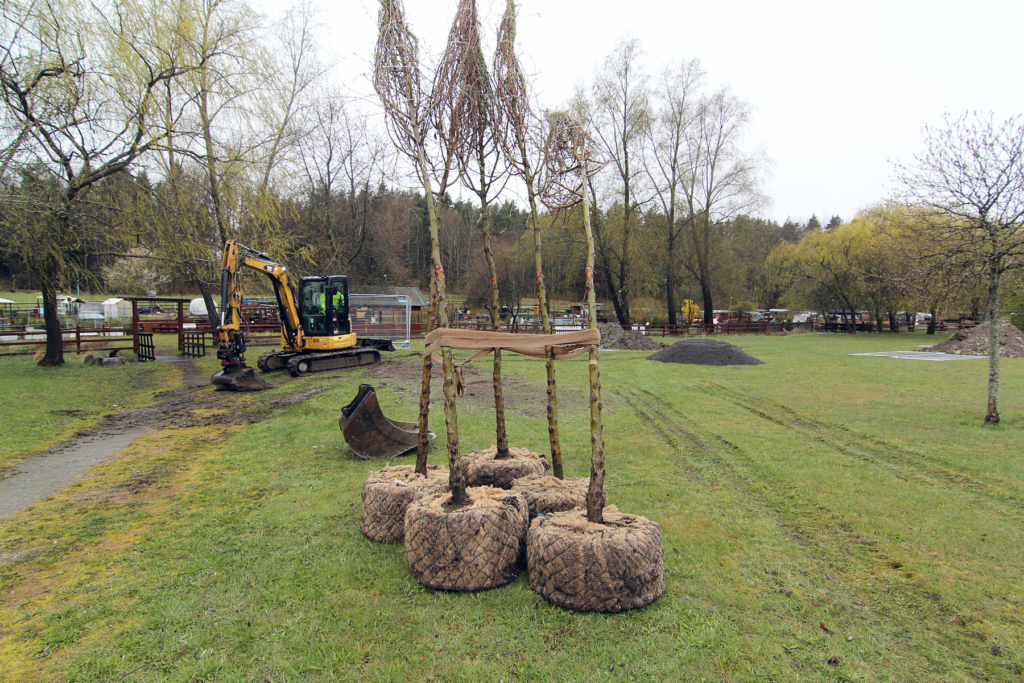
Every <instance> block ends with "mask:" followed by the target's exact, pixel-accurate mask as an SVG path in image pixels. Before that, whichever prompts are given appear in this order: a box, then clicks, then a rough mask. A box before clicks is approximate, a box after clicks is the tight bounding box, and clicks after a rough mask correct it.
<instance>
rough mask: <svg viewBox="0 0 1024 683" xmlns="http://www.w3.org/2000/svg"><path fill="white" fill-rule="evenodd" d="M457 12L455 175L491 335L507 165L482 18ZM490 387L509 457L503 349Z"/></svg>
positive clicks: (499, 436) (472, 4) (467, 6)
mask: <svg viewBox="0 0 1024 683" xmlns="http://www.w3.org/2000/svg"><path fill="white" fill-rule="evenodd" d="M459 14H460V16H461V17H462V18H463V21H464V24H463V27H462V32H461V33H462V38H463V43H462V45H463V49H464V51H465V52H464V55H463V57H462V59H461V63H462V69H461V71H460V74H459V76H458V78H459V83H460V84H461V91H460V93H459V97H458V100H457V103H456V106H457V108H458V109H459V114H458V118H459V119H461V120H462V123H463V126H464V128H465V135H464V136H463V138H462V141H461V142H462V144H461V145H460V146H459V147H458V149H457V150H456V155H457V157H458V161H459V177H460V178H461V180H462V183H463V184H464V185H465V186H466V187H468V188H469V189H470V190H471V191H472V192H473V194H475V195H476V196H477V199H479V200H480V221H479V226H480V234H481V237H482V238H483V251H484V259H485V261H486V262H487V273H488V276H489V281H490V306H489V308H490V311H491V324H492V325H493V327H494V330H495V331H499V330H501V307H500V304H499V292H498V275H497V271H496V269H495V265H494V254H493V252H492V250H491V235H492V234H493V233H494V221H493V219H492V217H491V206H490V204H491V201H492V200H493V199H494V198H495V197H496V196H497V195H498V194H500V193H501V190H502V188H503V187H504V184H505V181H506V180H507V178H508V166H507V164H506V163H505V158H504V156H503V155H502V154H501V153H500V149H499V140H498V134H497V133H498V129H497V125H498V122H497V115H498V112H497V102H496V100H495V93H494V90H495V89H494V83H493V82H492V81H491V75H490V74H489V73H488V70H487V61H486V59H485V58H484V53H483V47H482V45H481V43H480V20H479V17H478V15H477V8H476V1H475V0H460V3H459ZM491 376H492V379H493V384H494V414H495V434H496V445H497V449H498V452H497V456H496V457H497V459H499V460H502V459H507V458H508V457H509V451H508V434H507V432H506V430H505V399H504V396H503V395H502V381H501V349H494V359H493V365H492V375H491Z"/></svg>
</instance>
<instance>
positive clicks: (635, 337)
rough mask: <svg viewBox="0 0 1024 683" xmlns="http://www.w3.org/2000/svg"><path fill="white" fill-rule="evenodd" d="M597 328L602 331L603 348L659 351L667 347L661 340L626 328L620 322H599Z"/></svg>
mask: <svg viewBox="0 0 1024 683" xmlns="http://www.w3.org/2000/svg"><path fill="white" fill-rule="evenodd" d="M597 329H598V330H600V331H601V348H602V349H621V350H623V351H657V350H658V349H663V348H665V345H664V344H662V343H661V342H657V341H654V340H653V339H651V338H650V337H645V336H644V335H642V334H640V333H639V332H637V331H636V330H624V329H622V326H621V325H619V324H618V323H598V324H597Z"/></svg>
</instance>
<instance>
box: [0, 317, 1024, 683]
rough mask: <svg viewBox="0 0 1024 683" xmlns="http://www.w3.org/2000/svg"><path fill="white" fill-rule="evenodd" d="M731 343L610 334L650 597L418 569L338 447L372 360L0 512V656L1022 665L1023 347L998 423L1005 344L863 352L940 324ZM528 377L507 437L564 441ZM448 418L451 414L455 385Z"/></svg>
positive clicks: (153, 663)
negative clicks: (987, 418) (913, 356)
mask: <svg viewBox="0 0 1024 683" xmlns="http://www.w3.org/2000/svg"><path fill="white" fill-rule="evenodd" d="M729 341H732V342H734V343H737V344H739V345H741V346H743V347H745V348H746V349H747V350H748V351H749V352H750V353H752V354H753V355H755V356H758V357H760V358H762V359H763V360H764V361H765V365H761V366H743V367H726V368H710V367H699V366H690V365H663V364H660V363H653V362H645V361H643V360H642V358H643V356H644V354H642V353H632V352H616V353H606V354H604V355H603V356H602V381H603V386H604V403H605V417H606V422H605V439H606V443H607V449H606V452H607V465H608V480H607V481H608V484H609V491H608V492H609V498H610V500H611V502H613V503H615V504H617V505H618V506H619V507H620V508H621V509H623V510H626V511H629V512H635V513H639V514H643V515H645V516H647V517H649V518H651V519H654V520H655V521H657V522H658V523H659V524H660V525H661V529H662V534H663V539H664V548H665V573H666V581H667V591H666V593H665V595H664V596H663V597H662V598H661V599H659V600H658V601H657V602H655V603H654V604H653V605H651V606H649V607H647V608H645V609H641V610H636V611H633V612H629V613H624V614H619V615H593V614H591V615H587V614H576V613H572V612H567V611H564V610H561V609H559V608H555V607H552V606H550V605H548V604H547V603H545V602H544V601H543V600H542V599H541V598H540V597H539V596H537V595H536V594H534V593H532V592H531V591H530V590H529V588H528V582H527V577H526V575H525V573H524V574H523V575H522V576H520V577H519V578H518V579H517V580H516V581H515V582H513V583H512V584H511V585H509V586H506V587H503V588H499V589H495V590H491V591H484V592H480V593H470V594H462V593H442V592H435V591H430V590H426V589H424V588H422V587H420V586H419V585H418V584H416V582H415V581H414V580H413V579H412V578H411V577H410V576H409V573H408V569H407V567H406V563H405V555H404V550H403V548H402V547H401V546H385V545H380V544H376V543H373V542H370V541H369V540H367V539H365V538H364V537H363V536H362V534H361V532H360V528H359V516H360V497H359V491H360V487H361V484H362V481H363V479H364V478H365V476H366V474H367V472H369V471H371V470H372V469H376V468H378V467H379V466H380V463H367V462H362V461H359V460H357V459H355V458H354V457H353V456H352V455H351V454H350V453H349V452H348V451H347V450H346V449H345V447H344V444H343V441H342V438H341V434H340V432H339V430H338V425H337V418H338V415H339V409H340V407H341V406H342V405H344V403H346V402H347V401H348V400H349V399H350V398H351V396H352V395H353V394H354V392H355V388H356V386H357V385H358V383H359V382H360V381H361V380H362V373H361V372H355V373H348V374H345V373H338V374H336V375H334V376H331V377H317V378H310V379H306V380H301V381H296V382H291V383H289V384H287V385H285V386H283V387H281V388H279V389H276V390H274V391H270V392H263V393H262V394H256V395H252V396H247V397H245V398H244V400H245V401H251V402H264V403H267V402H270V401H273V400H275V397H277V398H279V397H280V396H281V394H283V393H285V392H291V391H299V390H302V389H306V388H312V387H315V386H317V385H322V384H331V385H335V386H336V388H335V389H334V390H332V391H327V392H325V393H322V394H318V395H317V396H315V397H313V398H312V399H310V400H309V401H307V402H304V403H300V404H298V405H294V406H291V407H289V408H285V409H284V410H282V411H280V412H279V413H278V415H277V416H276V417H275V418H273V419H270V420H267V421H264V422H260V423H257V424H251V425H247V426H245V427H235V428H230V429H228V428H224V427H210V428H194V429H187V430H167V431H165V432H162V433H159V434H154V435H152V436H150V437H149V438H148V439H147V440H145V441H143V442H140V443H138V444H136V445H135V446H134V447H133V448H132V449H130V450H129V452H127V453H126V454H124V456H123V457H122V458H120V459H118V460H116V461H114V462H111V463H108V464H106V465H104V466H102V467H99V468H94V470H93V472H92V477H91V478H90V479H86V480H84V481H80V482H79V483H77V484H76V485H75V486H73V487H72V488H71V489H69V490H68V491H67V492H66V493H65V494H64V495H61V496H58V497H55V498H53V499H51V500H49V501H46V502H44V503H41V504H39V505H36V506H35V507H33V508H32V509H30V510H27V511H25V512H24V513H22V514H20V515H18V516H15V517H13V518H11V519H8V520H5V521H4V522H0V596H2V597H0V671H5V670H6V671H7V672H9V673H8V675H7V678H9V679H10V680H76V681H90V680H96V681H110V680H133V681H190V680H196V681H198V680H205V681H243V680H244V681H249V680H260V681H262V680H272V681H288V680H302V681H333V680H345V681H348V680H369V681H396V680H408V681H426V680H436V681H498V680H504V681H620V680H621V681H630V680H639V681H682V680H687V681H690V680H693V681H699V680H707V681H792V680H802V681H837V680H854V681H969V680H994V681H1017V680H1020V679H1021V677H1022V675H1024V668H1022V667H1024V656H1022V652H1024V638H1022V634H1024V627H1022V626H1024V625H1022V617H1024V614H1022V609H1024V581H1022V569H1021V568H1022V566H1024V550H1022V548H1024V543H1022V541H1024V525H1022V524H1021V522H1022V518H1024V462H1022V459H1021V458H1020V455H1019V454H1020V453H1021V452H1022V450H1024V438H1022V434H1021V430H1020V426H1021V419H1022V418H1024V362H1022V361H1020V360H1006V361H1004V364H1003V371H1004V386H1003V390H1002V413H1003V424H1002V425H1001V426H999V427H997V428H985V427H983V426H982V417H983V414H984V407H985V377H986V373H987V365H986V363H985V362H984V361H957V362H949V363H930V362H923V361H909V360H896V359H888V358H873V357H855V356H850V355H849V354H851V353H856V352H863V351H875V350H892V349H912V348H914V345H915V344H921V343H926V341H927V338H926V337H924V336H923V335H920V334H918V335H914V336H910V335H899V336H896V337H893V336H889V335H871V336H869V335H856V336H853V337H850V336H847V335H793V336H788V337H777V336H776V337H734V338H730V339H729ZM409 360H411V359H409ZM475 365H476V366H477V367H479V368H480V369H481V371H482V372H481V373H480V374H478V375H471V376H468V377H467V379H468V380H470V387H469V391H470V392H471V393H473V394H474V395H472V396H470V395H467V396H466V397H465V398H464V399H463V400H462V401H461V403H460V410H459V415H460V426H461V427H462V443H463V446H464V448H465V449H466V450H469V449H472V448H478V447H484V446H488V445H490V444H491V443H492V441H493V435H492V432H491V430H492V427H491V417H490V412H489V410H488V407H487V389H488V383H487V381H486V380H487V378H488V377H489V372H488V371H487V365H488V364H487V362H486V361H484V362H483V364H481V362H480V361H477V363H475ZM204 367H205V366H204ZM506 375H507V377H508V379H509V384H508V386H507V388H506V392H507V393H508V394H509V396H510V403H512V404H513V405H514V407H513V408H511V409H510V411H509V413H510V415H509V417H510V429H511V441H512V443H513V444H514V445H517V446H526V447H531V448H534V449H537V450H544V445H545V440H546V432H545V421H544V417H543V364H541V363H539V362H535V361H527V360H516V361H510V362H508V363H507V364H506ZM559 380H560V381H559V387H560V394H561V399H562V406H563V410H562V439H563V443H564V444H565V451H566V459H567V474H570V475H585V474H586V472H587V471H588V460H587V459H588V457H589V452H588V447H587V443H588V440H587V428H588V426H587V419H586V415H587V405H586V402H585V400H586V399H585V386H586V385H585V382H586V365H585V363H583V362H580V361H572V362H568V363H565V364H562V365H560V366H559ZM371 383H373V384H375V385H376V386H377V387H378V390H379V393H380V395H381V399H382V403H383V405H384V407H385V410H386V411H387V412H388V414H389V416H391V417H394V418H396V419H405V420H410V419H413V417H414V415H415V412H416V410H415V386H414V385H415V382H413V381H405V380H399V379H379V378H378V379H373V380H371ZM434 405H435V408H436V409H437V408H439V405H438V404H436V403H435V404H434ZM432 418H433V419H432V425H433V428H434V429H435V431H438V432H439V433H440V432H441V431H442V430H443V420H442V418H441V415H440V412H439V410H435V412H434V413H433V415H432ZM441 440H443V437H442V439H439V441H441ZM442 457H443V456H442V450H441V449H440V448H438V449H435V450H434V451H433V453H432V461H434V462H440V461H441V459H442ZM407 461H408V459H405V460H403V462H407ZM821 625H824V626H826V627H827V628H828V629H830V630H831V631H832V632H833V633H831V634H830V633H827V632H826V631H825V630H823V629H822V628H821ZM831 657H836V658H838V662H837V663H836V664H835V665H830V664H829V663H828V660H829V658H831ZM833 661H835V660H833ZM0 678H3V676H2V675H0Z"/></svg>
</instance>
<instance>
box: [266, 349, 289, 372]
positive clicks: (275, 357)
mask: <svg viewBox="0 0 1024 683" xmlns="http://www.w3.org/2000/svg"><path fill="white" fill-rule="evenodd" d="M297 355H299V354H297V353H295V352H293V351H267V352H266V353H264V354H262V355H261V356H260V358H259V360H257V361H256V366H257V367H258V368H259V369H260V370H261V371H262V372H274V371H275V370H284V369H285V368H286V367H287V366H288V361H289V360H291V359H292V358H294V357H295V356H297Z"/></svg>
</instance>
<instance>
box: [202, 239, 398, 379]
mask: <svg viewBox="0 0 1024 683" xmlns="http://www.w3.org/2000/svg"><path fill="white" fill-rule="evenodd" d="M222 266H223V267H222V270H221V282H220V295H221V307H220V310H219V318H216V319H215V318H214V317H213V316H211V324H214V323H216V335H217V358H218V359H219V360H220V362H221V365H222V366H223V367H222V369H221V370H220V372H217V373H216V374H214V375H213V377H212V380H213V383H214V384H216V385H218V386H220V387H224V388H227V389H231V390H233V391H259V390H261V389H266V388H268V387H269V386H270V385H269V384H267V383H266V382H265V381H264V380H263V379H261V378H260V377H259V376H258V375H257V374H256V371H255V369H254V368H251V367H249V366H247V365H246V364H245V340H246V335H245V331H244V330H243V328H244V327H245V324H246V323H245V321H244V319H243V318H242V270H243V269H246V268H247V269H250V270H254V271H257V272H260V273H263V274H264V275H266V276H267V277H268V278H269V279H270V282H271V284H272V285H273V288H274V295H275V297H276V298H277V307H278V312H279V314H280V318H281V347H282V348H281V350H279V351H270V352H267V353H264V354H263V355H262V356H260V358H259V361H258V362H257V365H258V366H259V368H260V370H263V371H264V372H271V371H274V370H281V369H284V368H287V369H288V370H289V371H290V372H291V373H292V374H293V375H296V376H301V375H307V374H310V373H313V372H323V371H325V370H339V369H344V368H352V367H359V366H366V365H375V364H376V363H379V362H380V351H394V350H395V347H394V345H393V344H392V343H391V341H390V340H388V339H367V338H357V337H356V335H355V333H354V332H352V330H351V325H350V322H349V310H348V309H349V307H348V277H347V276H345V275H320V276H312V277H302V278H299V281H298V290H297V291H296V289H295V288H294V287H293V285H292V283H291V280H290V278H289V274H288V269H287V268H286V267H285V266H284V264H283V263H281V262H280V261H278V260H276V259H274V258H271V257H270V256H268V255H267V254H265V253H263V252H261V251H256V250H255V249H251V248H249V247H246V246H244V245H241V244H238V243H237V242H235V241H233V240H229V241H228V242H226V243H225V244H224V256H223V259H222ZM211 303H212V302H210V301H207V311H212V310H213V308H212V306H211Z"/></svg>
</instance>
